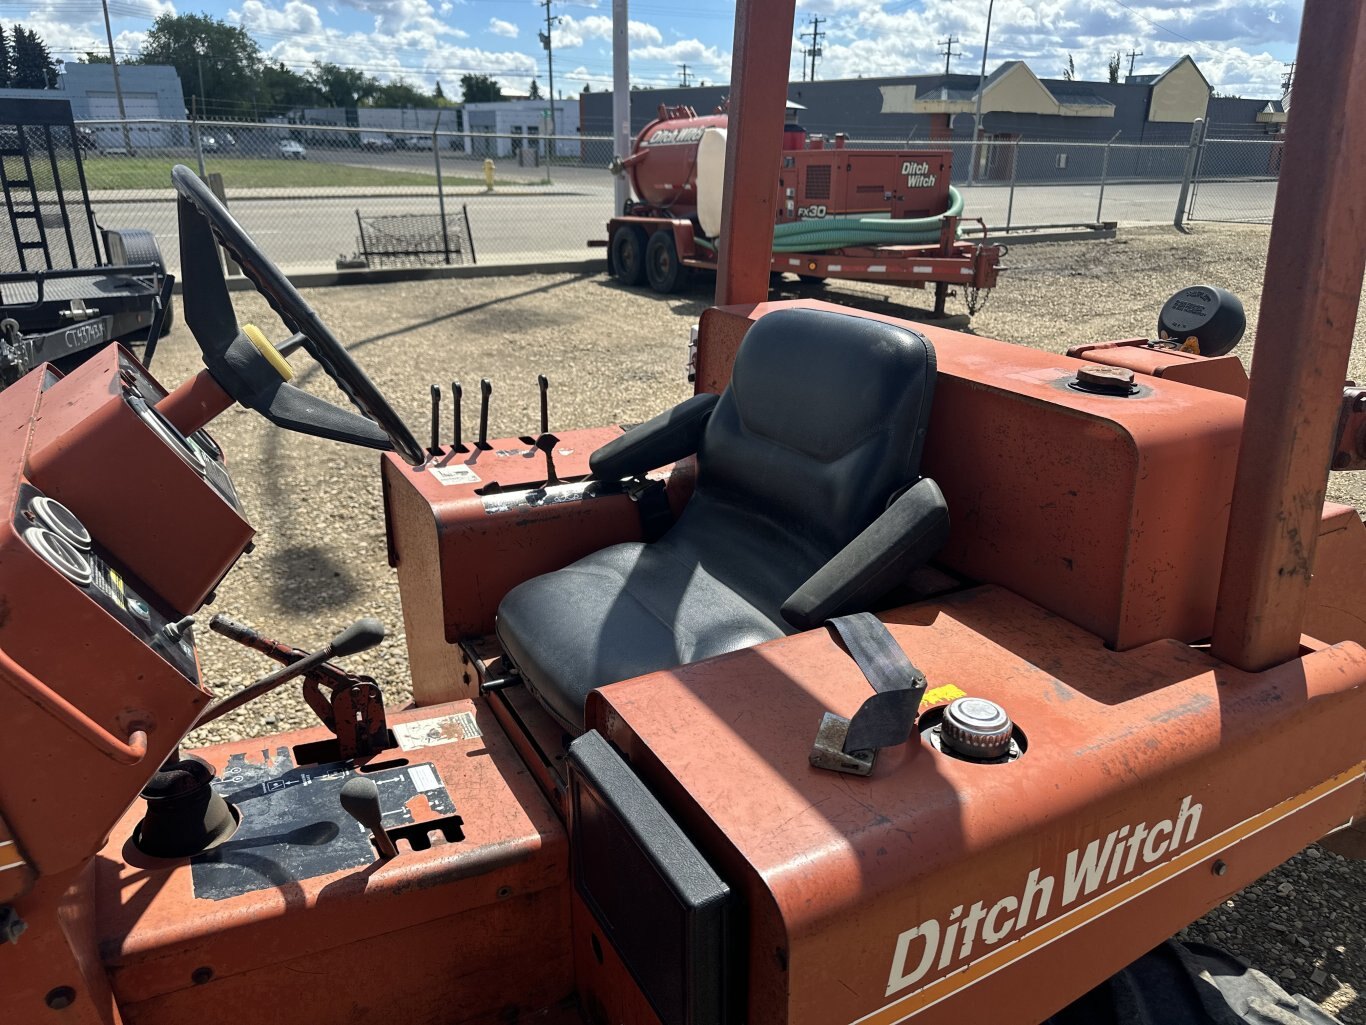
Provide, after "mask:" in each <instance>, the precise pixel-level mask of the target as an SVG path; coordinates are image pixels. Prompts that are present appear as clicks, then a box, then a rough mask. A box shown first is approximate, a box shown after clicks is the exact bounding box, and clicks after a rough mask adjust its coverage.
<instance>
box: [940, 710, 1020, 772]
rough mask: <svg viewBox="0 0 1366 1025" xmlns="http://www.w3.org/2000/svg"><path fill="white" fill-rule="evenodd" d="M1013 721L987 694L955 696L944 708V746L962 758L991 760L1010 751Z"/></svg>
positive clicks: (942, 729) (942, 733) (1002, 756)
mask: <svg viewBox="0 0 1366 1025" xmlns="http://www.w3.org/2000/svg"><path fill="white" fill-rule="evenodd" d="M1014 730H1015V724H1014V723H1012V722H1011V721H1010V716H1008V715H1006V710H1005V709H1004V708H1002V707H1001V706H1000V705H998V704H996V702H994V701H988V700H987V699H986V698H958V699H957V700H955V701H952V702H950V703H949V706H948V707H947V708H945V709H944V720H943V724H942V726H941V735H942V737H943V741H944V746H945V747H947V748H949V749H950V750H952V751H953V752H954V753H955V754H959V755H962V756H963V757H964V758H973V759H980V760H982V761H990V760H992V759H996V758H1004V757H1005V756H1006V755H1007V754H1009V753H1010V736H1011V734H1012V733H1013V732H1014Z"/></svg>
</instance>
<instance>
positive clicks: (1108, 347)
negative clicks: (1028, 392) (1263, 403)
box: [1067, 338, 1247, 399]
mask: <svg viewBox="0 0 1366 1025" xmlns="http://www.w3.org/2000/svg"><path fill="white" fill-rule="evenodd" d="M1067 355H1069V356H1074V357H1076V358H1077V359H1080V360H1085V361H1086V362H1087V363H1104V364H1105V365H1106V366H1111V367H1125V368H1127V369H1129V370H1132V371H1133V372H1134V373H1136V374H1145V375H1147V376H1148V377H1165V378H1166V379H1167V380H1168V381H1181V382H1182V383H1183V384H1193V385H1195V386H1196V387H1197V388H1208V389H1209V390H1210V391H1218V392H1223V393H1224V394H1226V395H1236V396H1237V397H1238V398H1240V399H1245V398H1247V371H1246V370H1244V369H1243V363H1242V360H1240V359H1239V358H1238V357H1237V356H1201V355H1199V354H1197V353H1192V352H1182V351H1181V350H1180V349H1166V348H1153V347H1151V346H1149V345H1148V341H1147V339H1145V338H1134V339H1130V340H1128V341H1123V342H1101V343H1099V344H1096V345H1075V346H1073V347H1072V348H1070V349H1068V350H1067Z"/></svg>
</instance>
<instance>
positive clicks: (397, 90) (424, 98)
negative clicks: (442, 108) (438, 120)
mask: <svg viewBox="0 0 1366 1025" xmlns="http://www.w3.org/2000/svg"><path fill="white" fill-rule="evenodd" d="M365 105H366V106H367V107H435V106H436V97H435V96H429V95H428V94H427V93H424V92H422V91H421V90H419V89H416V88H414V87H413V86H411V85H409V84H408V83H407V82H405V81H404V80H403V79H402V78H396V79H394V80H393V81H392V82H386V83H385V84H383V85H378V84H377V85H376V86H375V88H374V91H373V92H372V93H371V94H370V96H369V97H368V98H367V99H366V101H365Z"/></svg>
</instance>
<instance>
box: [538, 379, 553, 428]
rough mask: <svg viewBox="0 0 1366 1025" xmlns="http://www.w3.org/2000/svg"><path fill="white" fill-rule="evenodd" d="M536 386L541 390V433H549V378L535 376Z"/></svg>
mask: <svg viewBox="0 0 1366 1025" xmlns="http://www.w3.org/2000/svg"><path fill="white" fill-rule="evenodd" d="M536 384H537V385H539V386H540V389H541V433H542V434H549V433H550V397H549V392H550V378H548V377H546V376H545V374H537V375H536Z"/></svg>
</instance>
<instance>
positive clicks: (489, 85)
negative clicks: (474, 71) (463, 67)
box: [460, 75, 503, 103]
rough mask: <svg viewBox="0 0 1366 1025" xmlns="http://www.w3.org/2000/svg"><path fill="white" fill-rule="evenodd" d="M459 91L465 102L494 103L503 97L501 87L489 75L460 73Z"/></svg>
mask: <svg viewBox="0 0 1366 1025" xmlns="http://www.w3.org/2000/svg"><path fill="white" fill-rule="evenodd" d="M460 93H461V95H462V96H463V97H464V99H465V102H466V103H496V102H498V101H499V100H501V99H502V98H503V87H502V86H500V85H499V84H498V80H497V79H495V78H492V77H491V76H489V75H461V76H460Z"/></svg>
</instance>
